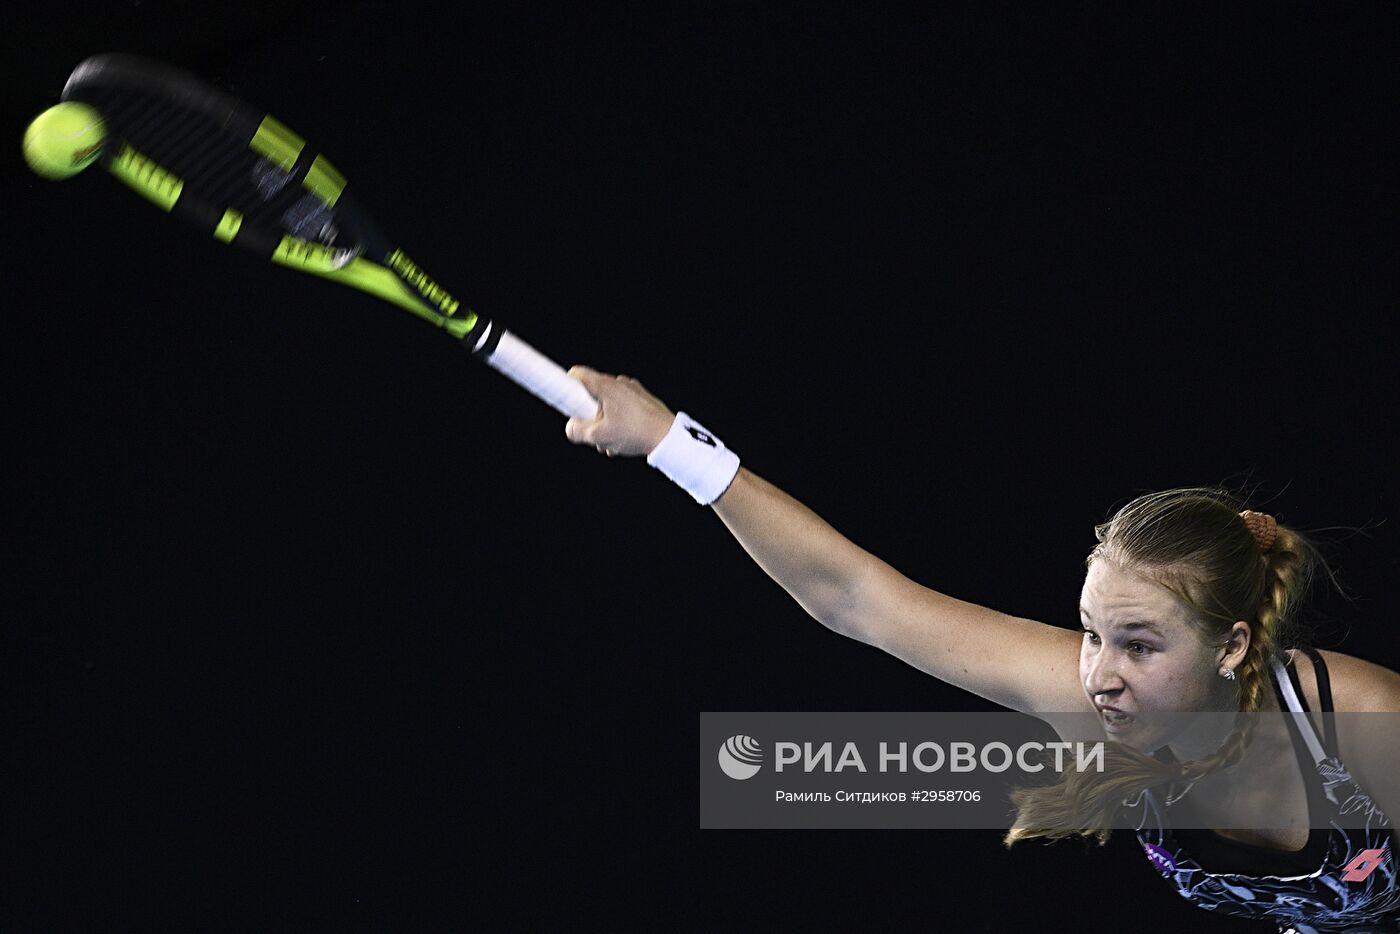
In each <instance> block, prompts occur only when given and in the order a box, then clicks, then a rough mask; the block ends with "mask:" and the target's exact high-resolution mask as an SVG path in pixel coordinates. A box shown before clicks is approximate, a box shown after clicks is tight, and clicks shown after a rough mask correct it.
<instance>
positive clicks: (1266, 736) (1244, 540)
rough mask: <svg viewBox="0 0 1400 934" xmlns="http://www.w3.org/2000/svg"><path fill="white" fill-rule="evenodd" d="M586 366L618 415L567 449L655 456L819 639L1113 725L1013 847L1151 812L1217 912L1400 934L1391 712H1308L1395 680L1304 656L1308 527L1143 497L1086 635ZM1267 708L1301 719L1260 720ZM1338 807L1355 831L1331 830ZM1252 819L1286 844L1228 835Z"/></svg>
mask: <svg viewBox="0 0 1400 934" xmlns="http://www.w3.org/2000/svg"><path fill="white" fill-rule="evenodd" d="M570 373H571V375H573V376H574V377H576V378H577V379H579V380H580V381H581V382H582V383H583V384H584V385H585V386H586V387H587V388H588V390H589V391H590V392H591V393H592V394H593V395H594V396H595V397H596V398H597V399H598V402H599V406H600V411H599V415H598V416H597V417H595V418H593V419H587V420H584V419H578V418H574V419H570V420H569V422H568V424H567V425H566V429H565V430H566V434H567V435H568V437H569V439H570V440H571V441H573V442H574V443H576V444H591V445H593V446H594V447H595V448H597V449H598V450H599V451H600V452H601V453H606V454H608V455H609V456H642V455H645V456H646V457H647V460H648V463H650V464H652V465H653V466H655V467H658V468H659V469H661V470H662V472H663V473H665V474H666V475H667V476H669V477H670V478H671V479H672V480H674V481H675V482H676V483H677V484H679V485H680V486H682V487H683V488H684V489H686V491H687V492H689V493H690V494H691V495H692V496H693V497H695V499H696V500H697V501H698V502H700V503H702V504H712V505H713V507H714V509H715V511H716V512H717V513H718V514H719V516H720V518H721V519H722V520H723V521H724V523H725V525H726V526H728V527H729V530H730V531H731V532H732V533H733V534H734V537H735V538H737V539H738V540H739V542H740V544H742V545H743V547H744V548H745V549H746V550H747V551H748V553H749V554H750V555H751V556H752V557H753V559H754V560H755V561H757V562H758V564H759V566H760V567H762V568H763V570H764V571H766V572H767V573H768V574H769V576H771V577H772V578H773V579H774V580H775V581H777V582H778V583H779V584H780V585H782V587H783V588H784V589H786V590H787V592H788V593H789V594H791V595H792V597H793V598H794V599H795V600H797V602H798V603H800V604H801V605H802V607H803V608H804V609H805V610H806V611H807V612H808V613H810V614H811V615H812V616H813V617H814V618H816V619H817V620H818V621H819V622H821V623H822V624H824V625H826V626H827V627H829V628H831V629H833V630H835V631H836V632H839V633H841V634H843V635H847V636H850V637H851V638H854V639H859V640H861V641H862V642H868V643H870V644H871V645H875V646H878V647H880V648H882V649H884V650H885V651H887V652H890V653H891V654H893V655H895V656H898V657H899V658H901V659H903V660H905V661H906V662H908V663H910V664H911V665H914V666H915V667H917V668H920V669H922V670H923V671H926V672H928V673H929V674H931V675H933V676H934V677H936V678H939V679H940V680H943V681H946V682H948V683H949V684H953V685H956V686H958V687H961V688H964V689H966V690H968V691H972V692H973V693H975V694H979V695H981V696H982V697H985V698H987V699H988V700H991V701H993V702H995V703H997V704H1001V705H1003V706H1005V707H1009V708H1011V709H1013V710H1019V711H1024V712H1027V713H1031V714H1051V713H1057V712H1063V711H1084V712H1091V713H1097V715H1098V717H1099V720H1100V722H1101V725H1102V729H1103V730H1104V732H1105V733H1106V734H1107V735H1108V737H1109V738H1110V739H1113V740H1117V741H1118V742H1115V743H1111V744H1109V748H1110V749H1111V750H1112V754H1111V755H1110V756H1109V760H1110V763H1109V767H1108V768H1107V769H1105V771H1104V772H1103V773H1094V772H1088V771H1086V772H1072V771H1071V772H1067V773H1066V775H1065V777H1064V778H1063V779H1062V780H1061V781H1060V783H1059V784H1057V785H1053V786H1050V787H1048V788H1038V789H1034V790H1023V791H1020V792H1018V793H1017V795H1016V800H1015V803H1016V805H1017V807H1018V815H1017V818H1016V821H1015V824H1014V826H1013V827H1012V829H1011V831H1010V833H1009V834H1008V835H1007V841H1008V843H1014V842H1015V841H1017V840H1025V839H1030V838H1034V837H1045V838H1057V837H1064V836H1070V835H1076V834H1082V835H1085V836H1094V837H1097V838H1098V839H1099V840H1100V842H1103V841H1106V840H1107V838H1108V828H1109V827H1110V826H1111V823H1110V822H1111V820H1112V818H1113V816H1114V815H1115V814H1117V813H1119V812H1120V810H1121V809H1123V808H1125V807H1129V808H1136V809H1139V810H1140V812H1141V819H1140V820H1138V821H1137V823H1136V826H1139V827H1140V828H1141V829H1139V830H1138V832H1137V835H1138V839H1139V841H1140V843H1141V845H1142V848H1143V850H1144V852H1145V854H1146V856H1147V858H1148V859H1149V861H1150V862H1151V864H1152V865H1153V866H1154V867H1155V868H1156V869H1157V870H1158V871H1159V872H1160V873H1161V874H1162V875H1163V876H1165V877H1166V878H1167V879H1168V880H1169V881H1170V882H1171V883H1172V884H1173V885H1174V886H1175V887H1176V889H1177V890H1178V892H1179V893H1180V894H1181V895H1182V896H1184V897H1185V898H1187V899H1189V900H1190V901H1191V902H1192V903H1194V904H1196V905H1198V906H1200V907H1202V908H1206V909H1210V910H1216V911H1221V912H1224V913H1227V914H1233V915H1238V916H1242V917H1246V918H1253V919H1258V920H1264V921H1271V922H1274V923H1276V924H1278V925H1279V928H1280V930H1283V931H1288V930H1294V931H1298V932H1311V931H1319V932H1320V931H1343V930H1345V931H1388V932H1396V931H1400V865H1397V863H1396V858H1395V853H1394V846H1393V838H1392V830H1391V827H1390V823H1389V820H1388V819H1387V817H1386V814H1397V813H1400V796H1397V795H1396V794H1395V792H1394V788H1395V787H1396V785H1395V776H1396V775H1400V735H1397V733H1400V731H1396V730H1394V729H1393V728H1389V727H1393V721H1391V720H1389V719H1388V718H1373V722H1374V720H1377V719H1384V720H1385V722H1386V726H1387V728H1386V729H1370V730H1363V729H1360V728H1359V727H1358V726H1356V724H1357V721H1364V720H1366V719H1367V718H1355V717H1353V718H1347V717H1337V718H1324V719H1323V722H1324V723H1325V727H1324V728H1323V729H1320V730H1319V729H1318V728H1317V723H1316V722H1314V718H1313V717H1311V716H1309V715H1308V713H1307V712H1321V713H1323V714H1326V713H1331V712H1336V713H1338V714H1345V713H1353V712H1383V713H1392V714H1397V713H1400V675H1397V674H1396V673H1395V672H1393V671H1390V670H1389V669H1386V668H1382V667H1380V666H1379V665H1374V664H1371V663H1369V662H1366V661H1363V660H1361V659H1358V658H1352V657H1349V656H1346V655H1341V654H1338V653H1335V652H1318V651H1315V650H1313V649H1310V648H1301V649H1290V648H1289V645H1290V630H1289V625H1290V623H1291V622H1292V616H1293V611H1294V609H1295V608H1296V606H1297V605H1298V602H1299V598H1300V597H1301V596H1302V594H1303V592H1304V590H1305V588H1306V587H1307V584H1308V579H1309V576H1310V572H1311V570H1312V568H1313V565H1314V561H1315V558H1314V552H1313V549H1312V547H1311V546H1310V545H1309V544H1308V542H1307V540H1306V539H1305V538H1304V537H1303V536H1302V535H1300V534H1299V533H1297V532H1295V531H1293V530H1290V529H1288V528H1284V527H1282V526H1280V525H1278V523H1277V522H1276V521H1275V520H1274V519H1273V517H1271V516H1269V515H1265V514H1263V513H1258V512H1251V511H1241V510H1240V508H1239V504H1236V503H1232V502H1231V501H1230V500H1229V498H1228V497H1227V496H1226V495H1225V494H1223V493H1220V492H1218V491H1210V490H1174V491H1169V492H1164V493H1156V494H1149V495H1147V496H1143V497H1140V498H1138V499H1136V500H1134V501H1132V502H1130V503H1129V504H1128V505H1126V506H1124V507H1123V508H1122V509H1120V510H1119V511H1118V512H1117V513H1116V514H1115V515H1114V516H1113V517H1112V519H1110V520H1109V521H1108V522H1106V523H1104V524H1103V525H1101V526H1099V527H1098V529H1097V533H1098V544H1097V546H1096V547H1095V548H1094V549H1093V551H1092V552H1091V554H1090V556H1089V562H1088V573H1087V575H1086V577H1085V580H1084V586H1083V591H1082V596H1081V600H1080V613H1081V617H1082V626H1083V631H1082V632H1080V633H1076V632H1072V631H1070V630H1067V629H1063V628H1060V627H1056V626H1050V625H1046V624H1043V623H1037V622H1033V621H1031V620H1027V619H1018V618H1014V617H1011V616H1007V615H1005V614H1002V613H999V612H996V611H995V610H991V609H988V608H985V607H980V606H974V605H972V604H969V603H965V602H963V601H961V600H957V599H954V598H953V597H949V596H946V595H944V594H941V593H938V592H936V591H934V590H930V589H928V588H926V587H923V586H921V585H919V584H917V583H915V582H914V581H912V580H910V579H908V578H907V577H904V576H903V575H902V574H900V573H899V572H898V571H896V570H895V569H894V568H892V567H890V566H889V565H887V564H885V563H884V562H882V561H880V560H879V559H878V558H876V557H875V556H874V555H871V554H869V553H868V552H866V551H864V550H862V549H861V548H859V547H857V546H856V545H854V544H853V543H852V542H850V541H849V540H847V539H846V538H844V537H843V536H841V535H840V534H839V533H838V532H837V531H836V530H835V529H833V528H832V527H831V526H829V525H827V524H826V523H825V522H824V521H822V519H821V518H819V517H818V516H817V515H815V514H814V513H813V512H811V510H809V509H807V508H806V507H805V506H803V505H802V504H801V503H799V502H797V501H796V500H794V499H793V498H791V497H790V496H788V495H787V494H785V493H784V492H782V491H781V490H779V489H778V488H776V487H774V486H773V485H772V484H770V483H767V482H766V481H764V480H762V479H761V478H759V477H758V476H756V475H755V474H753V473H751V472H749V471H748V470H745V469H742V468H740V466H739V459H738V457H737V456H736V455H735V454H734V453H733V452H731V451H729V450H728V449H726V448H725V446H724V445H723V443H721V442H720V441H719V439H718V438H716V437H715V436H714V434H713V433H711V432H710V431H708V430H707V429H706V428H704V427H703V426H701V425H699V424H697V423H696V422H695V421H694V420H693V419H691V418H690V417H689V416H687V415H686V414H685V413H684V412H681V413H678V414H677V413H672V412H671V411H670V410H669V409H668V408H667V407H666V406H665V405H664V404H663V403H662V402H661V401H660V400H659V399H657V398H656V397H655V396H653V395H652V394H651V393H649V392H647V391H646V389H645V388H643V387H642V385H641V384H640V383H639V382H637V381H636V380H635V379H632V378H630V377H625V376H611V375H607V374H603V373H598V372H595V371H593V370H590V369H588V368H585V367H574V368H573V369H572V370H571V371H570ZM1009 646H1014V647H1015V651H1007V648H1008V647H1009ZM1076 658H1077V659H1078V664H1077V665H1076V664H1075V659H1076ZM1212 711H1221V712H1236V715H1235V716H1234V717H1233V718H1231V717H1226V718H1225V719H1226V720H1227V721H1228V723H1229V726H1228V727H1227V729H1226V730H1224V731H1220V730H1217V731H1216V732H1215V733H1213V734H1212V733H1209V732H1208V729H1207V728H1205V727H1201V726H1196V727H1180V726H1176V727H1172V726H1169V725H1167V724H1170V723H1178V724H1179V723H1180V722H1181V721H1182V720H1183V719H1184V720H1186V721H1189V722H1195V723H1198V724H1199V723H1200V722H1201V721H1208V720H1211V719H1215V720H1216V721H1218V720H1219V719H1220V718H1209V717H1194V718H1191V717H1188V718H1181V717H1177V718H1164V717H1160V716H1159V717H1157V718H1155V719H1154V716H1153V715H1154V714H1157V715H1160V714H1165V713H1169V712H1176V713H1188V714H1194V713H1196V712H1212ZM1271 711H1274V712H1276V711H1292V712H1294V713H1300V712H1301V713H1303V714H1304V715H1302V716H1298V717H1257V716H1252V714H1255V713H1268V712H1271ZM1362 733H1365V734H1366V735H1361V734H1362ZM1192 789H1196V794H1195V795H1191V794H1190V792H1191V791H1192ZM1208 791H1210V792H1211V793H1207V792H1208ZM1343 814H1345V815H1349V817H1350V818H1351V819H1349V820H1347V821H1342V820H1337V819H1334V818H1338V817H1340V815H1343ZM1168 815H1170V816H1171V817H1172V818H1174V820H1173V821H1171V823H1175V824H1177V825H1178V826H1179V827H1180V826H1183V825H1189V826H1192V827H1220V828H1231V829H1221V830H1215V831H1195V832H1191V831H1187V830H1182V829H1178V830H1175V831H1174V830H1173V829H1172V828H1171V826H1170V824H1169V822H1168V821H1167V819H1166V818H1167V816H1168ZM1358 815H1359V817H1360V819H1359V820H1358V819H1357V817H1358ZM1181 818H1185V819H1181ZM1256 822H1257V823H1256ZM1342 824H1347V825H1349V826H1348V827H1346V828H1343V827H1342V826H1340V825H1342ZM1252 826H1257V827H1265V828H1268V829H1263V830H1240V829H1234V828H1241V827H1252ZM1321 828H1328V829H1321Z"/></svg>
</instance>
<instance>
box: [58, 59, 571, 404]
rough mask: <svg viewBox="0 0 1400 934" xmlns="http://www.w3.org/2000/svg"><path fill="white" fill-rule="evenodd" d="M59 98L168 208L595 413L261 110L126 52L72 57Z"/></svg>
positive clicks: (118, 167) (548, 395)
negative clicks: (416, 322) (93, 124)
mask: <svg viewBox="0 0 1400 934" xmlns="http://www.w3.org/2000/svg"><path fill="white" fill-rule="evenodd" d="M62 96H63V99H64V100H72V101H79V102H81V103H84V104H87V105H89V106H91V107H93V108H95V109H96V110H97V111H98V112H99V113H100V114H101V115H102V119H103V120H104V122H105V123H106V125H107V142H106V145H105V147H104V149H103V153H102V156H101V162H102V165H103V166H104V167H105V168H106V169H107V170H108V171H109V172H111V173H112V174H113V175H115V176H116V177H117V178H119V179H120V180H121V181H123V182H125V183H126V184H127V185H129V186H130V187H131V188H133V189H135V190H136V192H138V193H139V194H141V195H142V196H144V197H145V198H146V199H147V200H148V201H150V202H152V203H153V204H155V205H156V206H157V207H159V208H161V209H162V210H164V211H166V212H167V213H169V214H171V215H172V216H174V217H178V218H181V219H183V220H185V221H187V222H189V223H192V224H194V225H195V226H196V227H198V228H200V229H202V230H204V231H205V232H207V233H208V234H210V235H211V236H213V237H214V238H215V239H216V240H221V241H223V242H225V243H231V244H234V245H235V246H240V247H244V248H246V249H249V250H252V251H253V252H254V253H256V254H258V255H260V256H262V257H263V258H265V259H269V260H271V261H272V262H274V263H277V264H278V265H281V266H286V267H288V268H289V269H295V270H297V271H299V272H304V273H310V274H312V275H316V276H320V277H322V278H325V279H330V280H332V281H335V282H339V283H342V284H343V285H348V286H351V287H352V288H356V289H360V290H361V291H363V292H368V293H369V294H371V295H375V296H378V297H379V298H382V299H384V300H385V301H387V302H390V303H391V304H394V305H397V306H398V307H400V308H402V309H404V310H406V311H408V312H411V313H412V314H414V315H416V316H417V317H419V318H421V319H422V320H424V321H427V322H428V323H430V324H433V325H435V326H437V327H439V328H441V329H442V330H444V331H446V332H447V333H448V334H449V335H451V336H452V337H454V338H456V339H457V340H459V341H460V342H461V343H462V345H463V346H464V347H466V348H467V349H468V350H470V351H471V352H472V354H473V355H474V356H475V357H476V358H477V359H479V360H482V361H483V362H485V363H486V364H487V365H489V366H491V367H492V368H494V369H496V370H498V371H499V372H501V373H503V374H505V375H506V376H508V377H509V378H510V379H512V380H514V381H515V382H516V383H517V384H519V385H520V386H522V387H524V388H525V389H527V390H529V391H530V392H531V393H533V394H534V395H535V396H537V397H538V398H540V399H542V400H543V401H545V402H547V403H548V404H549V405H551V406H553V407H554V408H555V409H556V410H557V411H559V412H560V413H562V414H564V415H570V416H577V417H579V418H592V417H593V416H595V415H596V414H597V411H598V405H597V403H596V402H595V401H594V399H593V397H592V396H591V395H590V394H589V393H588V390H586V389H584V387H583V385H582V384H581V383H579V382H578V381H577V380H575V379H573V378H572V377H570V376H569V375H568V374H567V373H565V372H564V370H563V369H562V368H561V367H560V366H559V365H558V364H556V363H554V362H553V361H552V360H550V359H549V358H548V357H546V356H544V355H543V354H541V353H539V352H538V351H536V350H535V349H534V348H533V347H531V346H530V345H529V344H526V343H525V342H524V341H522V340H520V339H519V338H518V337H516V336H515V335H514V334H512V333H511V332H509V331H507V330H505V329H504V328H502V327H501V326H500V325H499V324H498V323H496V322H494V321H491V320H489V319H487V318H484V317H482V316H480V315H478V314H477V313H476V312H474V311H472V310H471V309H470V308H467V307H465V306H464V305H463V304H462V303H461V302H460V301H458V300H457V299H456V298H454V297H453V296H452V295H451V294H450V293H449V292H448V291H447V290H446V289H444V288H443V287H442V286H441V285H439V284H438V282H437V280H436V279H433V278H432V277H431V276H429V275H428V274H427V273H426V272H425V271H424V270H423V269H422V267H420V266H419V265H418V264H417V263H415V262H413V260H411V259H409V258H408V256H407V255H406V254H405V253H404V251H403V250H402V249H401V248H400V247H399V246H397V245H396V244H395V243H394V242H393V241H391V240H389V239H388V238H387V237H385V236H384V235H383V234H382V233H380V231H379V229H378V228H377V227H376V226H375V224H374V221H372V220H371V219H370V217H369V215H368V213H366V211H365V209H364V208H363V207H362V206H361V205H360V204H359V202H358V201H357V200H356V199H355V197H354V195H353V194H352V193H351V192H350V191H349V190H348V186H347V183H346V179H345V176H344V175H342V174H341V173H340V171H339V170H338V169H336V167H335V166H334V165H332V164H331V163H330V161H329V160H328V159H326V157H325V156H324V155H322V154H321V153H320V152H318V151H317V150H316V149H315V148H314V147H312V146H310V145H308V144H307V142H306V141H305V140H304V139H303V138H302V137H301V136H299V135H297V134H296V133H295V132H294V131H292V130H291V129H290V128H288V127H287V126H286V125H285V124H283V123H281V122H280V121H278V120H277V119H276V118H275V117H273V116H272V115H271V114H268V113H265V112H263V111H260V110H258V109H256V108H254V107H251V106H250V105H248V104H245V103H243V102H242V101H239V100H237V99H235V98H233V97H230V96H228V95H227V94H224V93H223V92H221V91H217V90H215V89H213V88H211V87H209V86H208V85H206V84H204V83H203V82H201V81H200V80H199V79H197V78H195V77H194V76H192V75H189V74H187V73H185V72H183V71H180V70H179V69H176V68H172V67H170V66H168V65H164V64H161V63H159V62H153V61H149V60H146V59H142V58H137V57H135V56H130V55H97V56H94V57H92V58H89V59H87V60H85V61H83V62H82V63H81V64H79V65H78V67H77V68H75V69H74V70H73V74H72V75H71V76H70V77H69V79H68V83H67V84H66V85H65V86H64V88H63V95H62Z"/></svg>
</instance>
